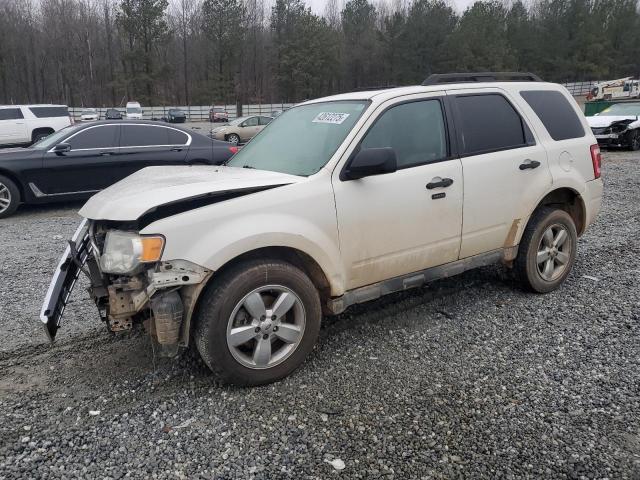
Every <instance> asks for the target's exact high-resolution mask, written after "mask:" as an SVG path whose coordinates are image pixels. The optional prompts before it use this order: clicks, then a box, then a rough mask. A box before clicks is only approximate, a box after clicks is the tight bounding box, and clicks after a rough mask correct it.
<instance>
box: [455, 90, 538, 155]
mask: <svg viewBox="0 0 640 480" xmlns="http://www.w3.org/2000/svg"><path fill="white" fill-rule="evenodd" d="M456 105H457V109H458V120H459V121H458V122H457V123H459V125H458V128H459V129H461V133H462V143H463V152H464V154H465V155H478V154H481V153H488V152H495V151H499V150H509V149H512V148H520V147H523V146H526V145H527V144H530V143H531V139H530V138H528V137H529V136H530V133H529V132H528V131H527V130H525V129H526V127H525V125H524V123H523V121H522V118H521V117H520V115H519V114H518V112H517V111H516V110H515V109H514V108H513V106H512V105H511V104H510V103H509V101H508V100H507V99H506V98H505V97H503V96H502V95H500V94H492V93H489V94H481V95H461V96H458V97H456Z"/></svg>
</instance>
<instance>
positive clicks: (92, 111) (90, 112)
mask: <svg viewBox="0 0 640 480" xmlns="http://www.w3.org/2000/svg"><path fill="white" fill-rule="evenodd" d="M94 113H96V111H95V110H83V111H82V115H93V114H94Z"/></svg>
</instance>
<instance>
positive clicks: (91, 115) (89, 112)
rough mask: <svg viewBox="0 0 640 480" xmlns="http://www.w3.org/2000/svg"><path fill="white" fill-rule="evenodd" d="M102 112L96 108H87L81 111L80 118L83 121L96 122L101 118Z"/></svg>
mask: <svg viewBox="0 0 640 480" xmlns="http://www.w3.org/2000/svg"><path fill="white" fill-rule="evenodd" d="M99 117H100V114H99V113H98V111H97V110H96V109H95V108H85V109H84V110H82V113H80V120H82V121H83V122H95V121H96V120H99Z"/></svg>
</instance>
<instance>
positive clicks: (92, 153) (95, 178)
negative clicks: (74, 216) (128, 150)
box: [36, 125, 120, 195]
mask: <svg viewBox="0 0 640 480" xmlns="http://www.w3.org/2000/svg"><path fill="white" fill-rule="evenodd" d="M119 135H120V126H119V125H96V126H91V127H88V128H85V129H82V130H80V131H79V132H77V133H75V134H73V135H71V136H70V137H68V138H66V139H63V140H62V141H61V143H68V144H69V145H70V146H71V151H69V152H64V153H55V152H53V151H51V150H52V149H49V151H47V152H46V153H45V155H44V158H43V164H42V165H43V168H42V171H41V172H40V173H39V174H38V176H37V178H38V179H37V183H36V185H37V187H38V189H39V190H40V191H41V192H42V193H43V194H45V195H62V194H86V193H92V192H96V191H98V190H102V189H103V188H106V187H108V186H109V185H111V184H112V183H113V171H114V170H115V169H117V151H118V143H119Z"/></svg>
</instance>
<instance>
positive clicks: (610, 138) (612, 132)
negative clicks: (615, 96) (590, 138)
mask: <svg viewBox="0 0 640 480" xmlns="http://www.w3.org/2000/svg"><path fill="white" fill-rule="evenodd" d="M587 121H588V122H589V126H590V127H591V131H593V134H594V135H595V136H596V138H597V139H598V143H599V144H600V145H601V146H604V147H625V148H628V149H629V150H634V151H637V150H640V102H625V103H614V104H613V105H611V106H609V107H607V108H605V109H604V110H603V111H602V112H600V113H598V114H596V115H594V116H592V117H587Z"/></svg>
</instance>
